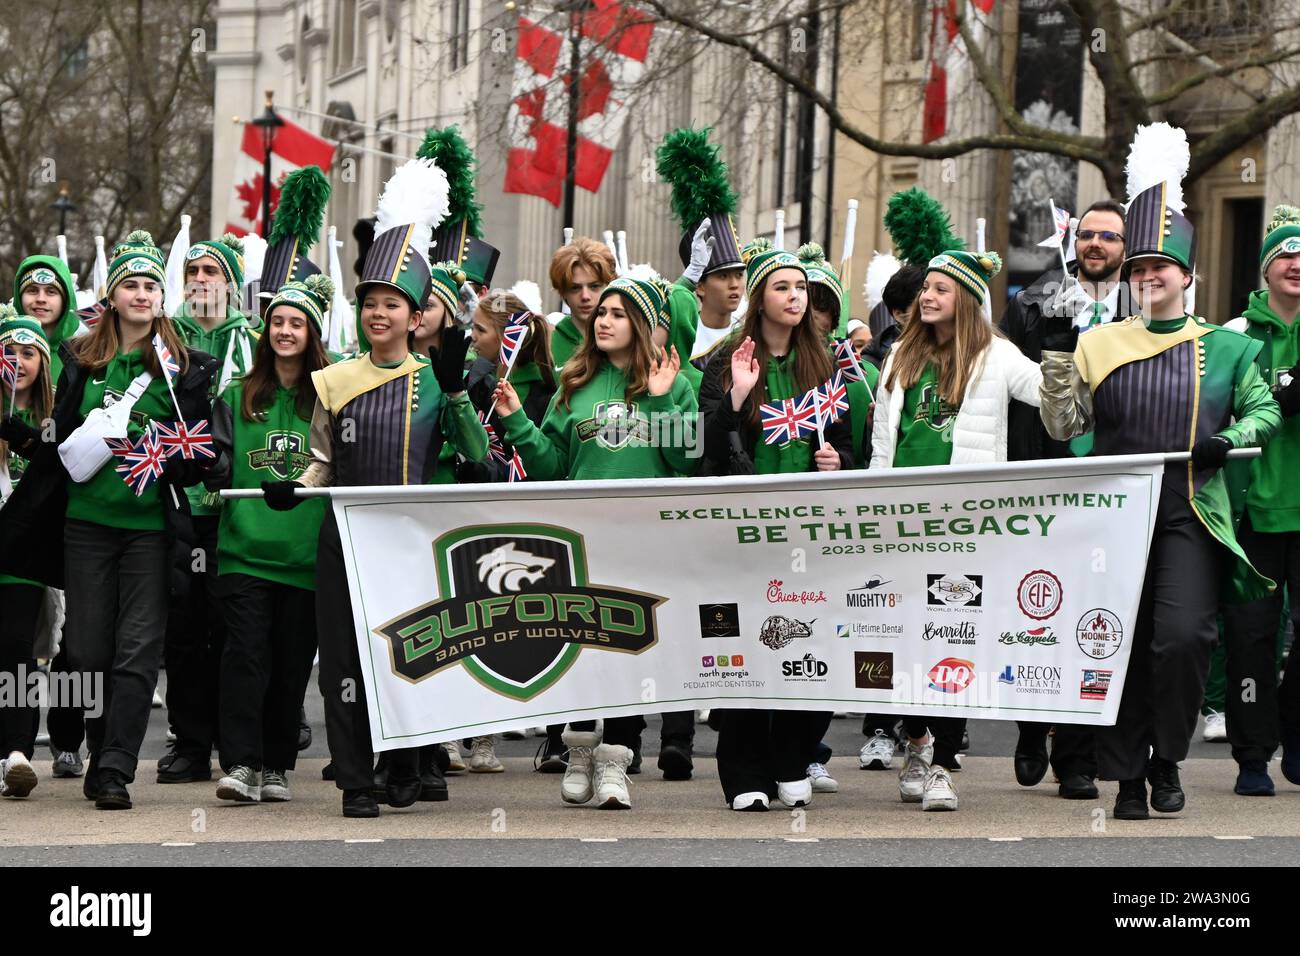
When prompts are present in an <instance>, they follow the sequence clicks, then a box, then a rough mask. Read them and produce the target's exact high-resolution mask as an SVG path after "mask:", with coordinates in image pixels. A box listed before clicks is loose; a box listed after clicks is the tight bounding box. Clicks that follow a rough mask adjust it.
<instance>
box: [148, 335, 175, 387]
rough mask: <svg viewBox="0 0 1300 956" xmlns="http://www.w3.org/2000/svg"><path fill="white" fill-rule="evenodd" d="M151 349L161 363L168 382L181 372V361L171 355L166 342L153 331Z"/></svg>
mask: <svg viewBox="0 0 1300 956" xmlns="http://www.w3.org/2000/svg"><path fill="white" fill-rule="evenodd" d="M153 350H154V352H156V353H157V355H158V361H159V362H160V363H161V364H162V367H163V372H164V373H165V374H166V375H167V381H168V382H170V381H171V380H172V379H174V378H176V376H177V375H179V374H180V373H181V363H180V362H178V361H176V357H175V356H174V355H172V350H171V349H169V348H168V347H167V343H166V342H164V341H163V338H162V336H161V335H159V334H158V333H156V332H155V333H154V337H153Z"/></svg>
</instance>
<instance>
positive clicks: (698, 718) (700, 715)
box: [695, 708, 709, 724]
mask: <svg viewBox="0 0 1300 956" xmlns="http://www.w3.org/2000/svg"><path fill="white" fill-rule="evenodd" d="M695 722H696V723H697V724H707V723H708V722H709V711H708V709H707V708H706V709H704V710H697V711H696V712H695Z"/></svg>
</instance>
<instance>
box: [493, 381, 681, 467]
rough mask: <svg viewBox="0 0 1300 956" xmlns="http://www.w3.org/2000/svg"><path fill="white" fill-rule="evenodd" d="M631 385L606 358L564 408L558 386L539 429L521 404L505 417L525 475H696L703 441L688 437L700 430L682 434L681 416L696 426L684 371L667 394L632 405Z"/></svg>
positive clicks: (508, 435)
mask: <svg viewBox="0 0 1300 956" xmlns="http://www.w3.org/2000/svg"><path fill="white" fill-rule="evenodd" d="M626 389H627V378H626V377H625V376H624V374H623V372H622V370H620V369H619V368H618V367H617V366H615V365H612V364H610V363H609V362H603V363H602V364H601V367H600V370H599V371H598V372H597V373H596V375H595V377H594V378H593V379H592V380H591V381H590V382H588V383H587V384H586V385H584V386H582V387H581V388H580V389H578V390H577V391H576V392H574V393H573V394H572V395H571V396H569V405H568V407H567V408H566V407H564V406H561V405H560V404H559V399H560V396H559V393H558V392H557V393H556V395H555V397H554V398H552V399H551V407H550V408H549V409H548V410H547V412H546V418H545V419H543V421H542V427H541V428H538V427H537V426H536V425H534V424H533V423H532V422H531V421H529V420H528V416H527V415H526V414H524V410H523V409H522V408H520V409H519V410H518V411H515V412H512V413H511V414H509V415H507V416H505V417H504V418H503V419H501V425H502V427H503V428H504V429H505V436H504V437H505V440H506V441H508V442H510V444H512V445H514V447H515V448H516V449H517V450H518V451H519V455H520V457H521V458H523V460H524V468H525V469H526V470H527V472H528V477H529V478H530V479H532V480H534V481H556V480H559V479H563V478H568V479H573V480H584V479H600V478H673V477H676V476H678V475H689V474H693V473H694V472H695V469H696V466H697V465H698V464H699V454H698V453H699V450H700V445H699V443H698V441H687V440H684V438H685V437H698V436H694V435H692V436H686V435H685V430H684V428H683V420H684V422H685V423H686V424H688V425H689V426H690V427H691V428H695V427H697V423H696V421H695V419H696V415H695V413H696V410H697V408H698V405H697V404H696V401H695V390H694V389H693V388H692V387H691V384H690V382H689V381H688V380H687V378H686V376H684V375H681V374H679V375H678V376H677V379H676V381H674V382H673V387H672V388H671V389H670V390H669V392H668V394H667V395H658V396H656V395H648V394H647V395H641V396H639V397H638V398H636V399H635V400H634V401H633V402H632V403H631V404H630V405H628V404H625V402H624V394H625V392H626ZM660 416H677V417H675V418H662V417H660ZM625 422H630V423H634V424H632V425H626V424H623V423H625ZM691 451H694V452H695V453H696V454H695V457H692V456H691V454H690V453H691Z"/></svg>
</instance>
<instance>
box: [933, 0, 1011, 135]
mask: <svg viewBox="0 0 1300 956" xmlns="http://www.w3.org/2000/svg"><path fill="white" fill-rule="evenodd" d="M957 2H958V0H932V3H933V5H932V8H931V11H930V76H929V78H928V79H927V80H926V83H925V112H924V113H923V114H922V126H921V130H922V141H923V142H926V143H932V142H934V141H935V140H936V139H939V138H940V137H942V136H943V135H944V134H945V133H947V132H948V87H949V85H951V86H952V87H953V88H954V89H957V90H961V89H965V88H966V86H967V84H968V82H973V81H974V76H973V75H966V74H969V73H970V72H971V71H970V58H969V57H968V56H967V55H966V48H965V45H964V44H963V43H962V39H961V36H960V35H959V34H960V31H959V29H958V27H957ZM994 2H995V0H971V5H972V6H974V7H975V8H977V9H978V10H979V11H980V13H982V14H984V15H985V16H988V15H989V14H990V13H992V12H993V4H994ZM970 25H971V28H972V32H973V33H974V35H975V36H976V37H981V38H982V37H983V36H984V35H986V31H985V30H984V28H983V24H982V23H981V22H980V19H979V17H971V18H970ZM950 78H951V80H952V82H951V84H950V83H949V79H950Z"/></svg>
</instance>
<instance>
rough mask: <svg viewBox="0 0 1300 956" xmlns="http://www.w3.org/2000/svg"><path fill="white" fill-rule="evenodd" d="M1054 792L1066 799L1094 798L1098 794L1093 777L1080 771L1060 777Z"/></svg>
mask: <svg viewBox="0 0 1300 956" xmlns="http://www.w3.org/2000/svg"><path fill="white" fill-rule="evenodd" d="M1056 792H1057V793H1058V794H1060V795H1061V797H1063V798H1064V799H1066V800H1096V799H1097V797H1098V796H1100V794H1099V792H1098V791H1097V784H1096V783H1094V782H1093V779H1092V778H1091V777H1088V776H1085V775H1084V774H1081V773H1067V774H1066V775H1065V776H1063V777H1061V785H1060V786H1059V787H1058V788H1057V790H1056Z"/></svg>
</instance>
